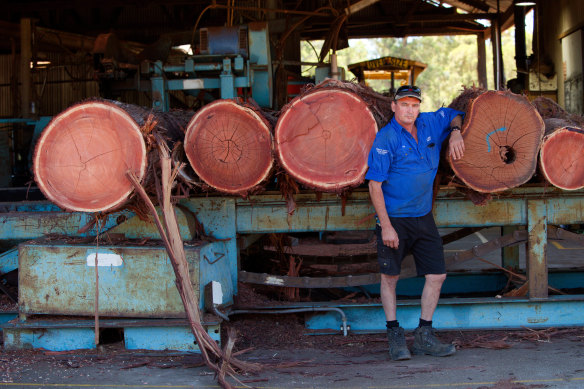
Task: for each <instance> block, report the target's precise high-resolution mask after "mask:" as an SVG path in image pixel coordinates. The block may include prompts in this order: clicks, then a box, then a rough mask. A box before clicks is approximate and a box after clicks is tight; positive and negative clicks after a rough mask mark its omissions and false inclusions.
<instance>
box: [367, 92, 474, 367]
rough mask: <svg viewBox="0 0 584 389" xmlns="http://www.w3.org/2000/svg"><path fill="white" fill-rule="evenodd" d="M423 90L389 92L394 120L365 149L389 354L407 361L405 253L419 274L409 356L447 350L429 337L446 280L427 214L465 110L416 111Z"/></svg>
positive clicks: (458, 139) (459, 146) (458, 149)
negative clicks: (402, 290)
mask: <svg viewBox="0 0 584 389" xmlns="http://www.w3.org/2000/svg"><path fill="white" fill-rule="evenodd" d="M421 102H422V93H421V91H420V89H419V88H418V87H415V86H412V85H405V86H402V87H400V88H398V90H397V91H396V93H395V97H394V100H393V101H392V103H391V108H392V110H393V112H394V117H393V119H392V120H391V121H390V122H389V123H388V124H387V125H386V126H385V127H383V128H382V129H381V130H380V131H379V132H378V133H377V136H376V138H375V141H374V142H373V147H372V148H371V151H370V153H369V160H368V164H369V170H368V172H367V175H366V176H365V178H366V179H368V180H369V193H370V196H371V201H372V203H373V206H374V207H375V211H376V214H377V227H376V234H377V253H378V260H379V265H380V271H381V302H382V304H383V310H384V312H385V317H386V320H387V335H388V339H389V353H390V356H391V358H392V359H393V360H403V359H410V358H411V355H410V351H409V350H408V348H407V346H406V341H405V336H404V330H403V328H402V327H400V326H399V323H398V321H397V317H396V292H395V288H396V285H397V281H398V278H399V274H400V271H401V263H402V260H403V258H404V257H405V256H406V255H407V254H408V252H411V253H412V254H413V256H414V259H415V262H416V271H417V273H418V275H424V276H425V283H424V289H423V291H422V299H421V300H422V301H421V308H422V309H421V314H420V324H419V327H418V328H416V330H415V331H414V347H413V352H414V354H429V355H433V356H447V355H452V354H453V353H454V352H455V351H456V349H455V348H454V345H452V344H443V343H441V342H440V341H439V340H438V339H436V337H435V335H434V330H433V328H432V316H433V315H434V311H435V309H436V306H437V305H438V298H439V297H440V289H441V288H442V283H443V282H444V280H445V279H446V267H445V264H444V251H443V248H442V239H441V238H440V235H439V233H438V229H437V228H436V224H435V222H434V217H433V216H432V186H433V182H434V178H435V177H436V172H437V170H438V163H439V160H440V148H441V145H442V143H443V141H444V140H445V139H446V138H447V137H448V135H450V141H449V153H450V156H451V157H452V158H454V159H459V158H462V156H463V154H464V141H463V140H462V135H461V134H460V126H461V124H462V117H463V116H464V112H460V111H456V110H453V109H449V108H440V109H439V110H438V111H436V112H429V113H420V103H421Z"/></svg>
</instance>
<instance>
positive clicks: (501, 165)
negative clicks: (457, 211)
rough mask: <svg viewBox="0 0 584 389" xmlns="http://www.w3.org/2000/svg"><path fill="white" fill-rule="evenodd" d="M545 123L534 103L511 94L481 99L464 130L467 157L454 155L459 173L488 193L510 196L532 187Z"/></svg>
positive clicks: (452, 162) (492, 94) (454, 166)
mask: <svg viewBox="0 0 584 389" xmlns="http://www.w3.org/2000/svg"><path fill="white" fill-rule="evenodd" d="M543 134H544V122H543V120H542V118H541V117H540V115H539V114H538V113H537V111H536V110H535V109H534V108H533V106H532V105H531V104H530V103H529V101H528V100H527V99H526V98H525V97H523V96H520V95H516V94H514V93H511V92H507V91H488V92H485V93H482V94H480V95H479V96H478V97H476V98H475V99H474V100H473V101H472V103H471V105H470V108H469V109H468V111H467V114H466V117H465V122H464V125H463V128H462V137H463V139H464V143H465V152H464V157H463V158H462V159H459V160H453V159H451V158H450V156H448V160H449V163H450V166H451V167H452V170H453V171H454V173H455V174H456V175H457V176H458V177H459V178H460V179H461V180H462V181H463V182H464V183H465V184H466V185H467V186H468V187H470V188H471V189H474V190H476V191H477V192H482V193H494V192H500V191H504V190H507V189H510V188H513V187H516V186H519V185H521V184H524V183H525V182H527V181H528V180H529V179H530V178H531V176H532V175H533V173H534V172H535V168H536V165H537V153H538V151H539V148H540V145H541V141H542V138H543Z"/></svg>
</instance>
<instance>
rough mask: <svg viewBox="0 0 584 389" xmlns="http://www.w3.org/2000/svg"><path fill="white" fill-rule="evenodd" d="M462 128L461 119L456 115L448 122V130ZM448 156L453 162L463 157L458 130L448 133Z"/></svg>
mask: <svg viewBox="0 0 584 389" xmlns="http://www.w3.org/2000/svg"><path fill="white" fill-rule="evenodd" d="M461 126H462V117H461V116H460V115H457V116H455V117H454V119H452V121H451V122H450V128H452V127H458V128H460V127H461ZM448 154H450V157H451V158H452V159H454V160H455V161H456V160H457V159H461V158H462V157H463V156H464V140H463V139H462V135H461V133H460V130H454V131H452V132H451V133H450V141H449V142H448Z"/></svg>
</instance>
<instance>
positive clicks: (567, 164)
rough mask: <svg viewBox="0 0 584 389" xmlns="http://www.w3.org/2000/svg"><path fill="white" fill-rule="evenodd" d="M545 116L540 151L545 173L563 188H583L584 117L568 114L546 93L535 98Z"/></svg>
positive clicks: (551, 180) (543, 172) (542, 170)
mask: <svg viewBox="0 0 584 389" xmlns="http://www.w3.org/2000/svg"><path fill="white" fill-rule="evenodd" d="M533 105H534V107H535V108H536V109H537V111H538V112H539V113H540V115H541V116H542V117H543V118H544V123H545V136H544V138H543V142H542V146H541V150H540V153H539V166H540V170H541V173H542V175H543V176H544V178H545V179H546V180H547V182H549V183H550V184H552V185H554V186H555V187H557V188H560V189H564V190H576V189H582V188H584V164H583V163H582V158H583V156H584V130H582V128H583V127H584V118H582V117H581V116H578V115H574V114H569V113H568V112H566V111H565V110H564V109H562V108H561V107H560V106H559V105H558V104H557V103H556V102H554V101H553V100H550V99H548V98H545V97H538V98H537V99H535V100H534V101H533Z"/></svg>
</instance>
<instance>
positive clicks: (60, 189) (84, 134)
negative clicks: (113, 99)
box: [33, 101, 147, 212]
mask: <svg viewBox="0 0 584 389" xmlns="http://www.w3.org/2000/svg"><path fill="white" fill-rule="evenodd" d="M146 163H147V162H146V145H145V144H144V140H143V137H142V133H141V131H140V128H139V126H138V125H137V124H136V122H135V121H134V120H133V119H132V118H131V117H130V116H129V115H128V114H127V113H126V112H125V111H124V110H123V109H121V108H119V107H117V106H115V105H114V104H111V103H108V102H104V101H88V102H83V103H80V104H77V105H74V106H72V107H70V108H68V109H67V110H65V111H63V112H62V113H60V114H59V115H57V116H55V117H54V118H53V120H51V122H50V123H49V124H48V126H47V127H46V128H45V129H44V131H43V133H42V134H41V136H40V138H39V140H38V143H37V145H36V148H35V153H34V158H33V170H34V177H35V180H36V182H37V184H38V186H39V188H40V189H41V191H42V192H43V193H44V195H45V196H46V197H47V198H48V199H49V200H51V201H52V202H54V203H55V204H57V205H58V206H60V207H62V208H64V209H67V210H72V211H81V212H103V211H110V210H112V209H115V208H117V207H119V206H121V205H122V204H123V203H124V202H126V200H127V199H128V197H129V196H130V194H131V193H132V190H133V187H132V184H131V183H130V181H129V180H128V179H127V177H126V172H127V171H131V172H133V174H134V175H135V176H136V177H138V179H139V180H141V179H142V178H143V177H144V174H145V171H146Z"/></svg>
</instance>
